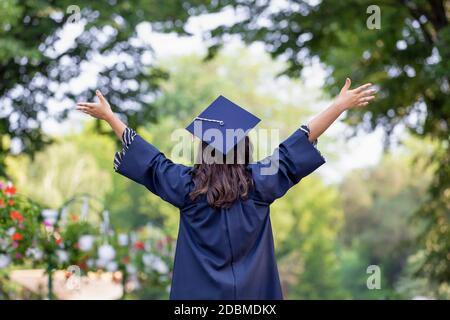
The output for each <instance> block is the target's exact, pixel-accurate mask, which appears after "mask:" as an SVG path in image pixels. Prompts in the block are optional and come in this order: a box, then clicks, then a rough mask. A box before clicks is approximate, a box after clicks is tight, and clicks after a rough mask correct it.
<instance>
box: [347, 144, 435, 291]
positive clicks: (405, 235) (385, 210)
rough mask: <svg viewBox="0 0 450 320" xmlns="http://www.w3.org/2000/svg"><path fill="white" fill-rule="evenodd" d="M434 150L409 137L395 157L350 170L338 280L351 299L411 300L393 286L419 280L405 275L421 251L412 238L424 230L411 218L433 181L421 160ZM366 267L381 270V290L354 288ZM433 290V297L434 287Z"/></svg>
mask: <svg viewBox="0 0 450 320" xmlns="http://www.w3.org/2000/svg"><path fill="white" fill-rule="evenodd" d="M434 148H435V146H434V145H433V144H432V143H430V142H429V141H422V140H419V139H417V138H416V139H412V138H411V137H410V138H409V139H407V140H406V141H405V143H404V146H403V147H401V148H400V150H397V152H396V153H395V154H389V155H384V156H383V158H382V160H381V162H380V163H379V164H378V165H377V166H374V167H371V168H364V169H356V170H353V171H352V172H350V173H349V174H348V175H347V176H346V177H345V179H343V182H342V184H341V187H340V194H341V197H342V203H343V210H344V212H345V215H344V216H345V224H344V227H343V229H342V231H341V233H340V240H341V241H342V245H343V252H342V253H343V254H342V258H343V261H342V263H343V272H342V277H343V279H342V280H343V286H344V287H346V288H348V289H349V290H350V291H352V293H353V295H354V296H355V297H358V298H367V297H377V298H386V297H388V298H395V297H398V295H399V294H401V295H402V296H403V297H404V298H412V297H413V296H412V295H411V293H410V292H407V291H405V290H400V291H401V292H398V290H397V286H398V284H399V283H400V282H403V286H404V284H405V283H406V281H404V280H403V279H405V278H406V276H407V275H408V277H407V278H408V279H409V281H411V283H415V282H416V280H418V279H419V278H420V277H418V276H417V274H416V275H413V274H412V273H411V272H409V269H411V268H410V267H409V264H410V262H409V261H410V260H411V259H413V257H414V256H416V255H417V253H418V252H419V253H420V252H421V250H420V245H418V243H417V240H416V239H417V237H418V234H419V232H420V230H421V229H422V227H423V225H422V223H421V222H422V221H415V220H414V219H413V218H414V212H415V211H416V210H417V208H418V207H420V206H421V204H422V203H424V202H425V201H426V200H427V192H426V190H427V188H428V185H429V183H430V180H431V176H432V174H431V172H432V169H431V168H430V167H427V166H426V165H425V164H426V161H424V159H423V155H424V154H427V153H430V152H432V151H433V149H434ZM413 260H417V259H413ZM369 265H377V266H379V267H380V269H381V275H382V277H381V290H367V287H366V286H365V281H364V282H361V281H359V285H358V286H356V285H355V281H354V279H355V277H358V276H360V277H365V278H367V274H366V268H367V266H369ZM429 282H431V281H429ZM431 288H432V286H431V285H430V286H428V287H424V286H422V287H421V288H416V289H417V290H416V291H418V290H419V289H420V290H422V292H421V293H420V295H429V289H431ZM435 289H437V290H435V294H436V295H437V293H438V289H439V288H437V287H435Z"/></svg>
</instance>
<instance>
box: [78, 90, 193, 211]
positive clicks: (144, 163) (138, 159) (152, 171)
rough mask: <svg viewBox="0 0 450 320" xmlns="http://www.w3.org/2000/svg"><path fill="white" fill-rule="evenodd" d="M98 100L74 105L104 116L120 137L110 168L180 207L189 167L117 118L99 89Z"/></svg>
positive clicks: (188, 185)
mask: <svg viewBox="0 0 450 320" xmlns="http://www.w3.org/2000/svg"><path fill="white" fill-rule="evenodd" d="M96 95H97V98H98V103H91V102H80V103H78V104H77V109H78V110H80V111H82V112H84V113H86V114H88V115H90V116H92V117H94V118H97V119H102V120H105V121H107V122H108V123H109V125H110V126H111V128H112V129H113V130H114V132H115V134H116V136H117V137H118V138H119V139H120V140H121V141H122V146H123V149H122V151H120V152H116V155H115V157H114V169H115V170H116V172H118V173H120V174H121V175H123V176H125V177H127V178H129V179H131V180H133V181H135V182H137V183H139V184H142V185H143V186H145V187H146V188H147V189H148V190H150V191H151V192H153V193H154V194H156V195H157V196H159V197H161V198H162V199H164V200H166V201H167V202H169V203H171V204H173V205H174V206H176V207H179V208H181V207H182V206H183V205H184V204H185V202H186V201H187V199H188V194H189V187H190V182H191V176H190V168H189V167H186V166H184V165H181V164H175V163H173V162H172V161H170V160H169V159H167V158H166V157H165V156H164V154H163V153H161V152H160V151H159V150H158V149H157V148H156V147H155V146H153V145H152V144H150V143H148V142H147V141H145V140H144V139H142V137H140V136H139V135H138V134H136V132H134V130H132V129H130V128H127V126H126V125H125V124H124V123H123V122H122V121H120V119H119V118H118V117H117V116H116V115H115V114H114V113H113V112H112V110H111V107H110V105H109V103H108V101H107V100H106V99H105V97H104V96H103V95H102V94H101V92H100V91H99V90H97V91H96Z"/></svg>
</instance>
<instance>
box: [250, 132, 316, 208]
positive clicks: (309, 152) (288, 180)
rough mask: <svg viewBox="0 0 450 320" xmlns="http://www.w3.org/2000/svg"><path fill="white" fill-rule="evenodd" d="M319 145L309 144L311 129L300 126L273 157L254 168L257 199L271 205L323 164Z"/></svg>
mask: <svg viewBox="0 0 450 320" xmlns="http://www.w3.org/2000/svg"><path fill="white" fill-rule="evenodd" d="M316 143H317V140H316V141H314V142H313V143H311V142H310V141H309V128H308V127H307V126H301V127H300V128H299V129H297V130H296V131H295V132H294V133H293V134H292V135H291V136H290V137H288V138H287V139H286V140H285V141H283V142H282V143H281V144H280V145H279V147H278V148H277V149H275V151H274V153H273V154H272V155H270V156H269V157H267V158H265V159H263V160H261V161H259V162H257V163H254V164H252V165H251V171H252V176H253V179H254V182H255V195H256V197H257V198H258V199H259V200H260V201H263V202H265V203H269V204H270V203H272V202H273V201H275V200H276V199H278V198H280V197H281V196H283V195H284V194H285V193H286V192H287V191H288V190H289V189H290V188H291V187H292V186H294V185H295V184H297V183H298V182H299V181H300V180H301V179H302V178H303V177H306V176H307V175H309V174H310V173H312V172H313V171H314V170H316V169H317V168H319V167H320V166H321V165H322V164H324V163H325V159H324V158H323V156H322V155H321V154H320V152H319V151H318V150H317V148H316V146H315V144H316Z"/></svg>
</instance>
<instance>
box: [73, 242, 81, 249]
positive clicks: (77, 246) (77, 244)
mask: <svg viewBox="0 0 450 320" xmlns="http://www.w3.org/2000/svg"><path fill="white" fill-rule="evenodd" d="M73 247H74V248H75V249H77V250H80V244H79V243H78V242H77V243H75V244H74V245H73Z"/></svg>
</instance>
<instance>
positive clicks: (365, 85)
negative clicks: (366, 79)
mask: <svg viewBox="0 0 450 320" xmlns="http://www.w3.org/2000/svg"><path fill="white" fill-rule="evenodd" d="M371 85H372V84H371V83H366V84H363V85H362V86H359V87H358V88H356V89H355V90H354V91H355V92H356V93H359V92H361V91H364V90H366V89H367V88H369V87H370V86H371Z"/></svg>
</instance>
